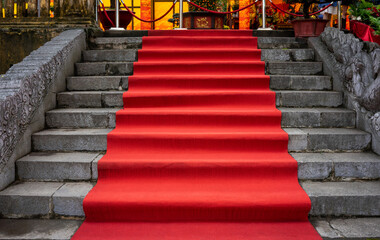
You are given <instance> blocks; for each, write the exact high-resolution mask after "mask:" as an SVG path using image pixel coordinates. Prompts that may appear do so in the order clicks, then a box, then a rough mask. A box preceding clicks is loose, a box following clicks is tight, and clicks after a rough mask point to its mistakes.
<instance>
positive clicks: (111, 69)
mask: <svg viewBox="0 0 380 240" xmlns="http://www.w3.org/2000/svg"><path fill="white" fill-rule="evenodd" d="M75 67H76V74H77V76H99V75H106V76H120V75H131V74H132V73H133V62H86V63H76V64H75Z"/></svg>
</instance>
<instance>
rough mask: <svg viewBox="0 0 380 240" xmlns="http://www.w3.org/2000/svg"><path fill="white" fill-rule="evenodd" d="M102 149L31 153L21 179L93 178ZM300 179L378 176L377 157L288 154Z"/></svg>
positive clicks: (23, 164) (19, 165) (20, 170)
mask: <svg viewBox="0 0 380 240" xmlns="http://www.w3.org/2000/svg"><path fill="white" fill-rule="evenodd" d="M103 155H104V152H32V153H30V154H28V155H26V156H25V157H23V158H21V159H19V160H17V162H16V164H17V172H18V176H19V178H20V179H22V180H37V181H63V180H71V181H72V180H82V181H86V180H90V179H92V180H95V179H97V178H98V175H97V173H98V170H97V162H98V160H99V159H101V158H102V157H103ZM291 155H292V156H293V157H294V159H295V160H296V161H297V162H298V178H299V179H300V180H330V181H337V180H341V179H354V180H355V179H356V180H360V179H378V178H380V156H378V155H376V154H374V153H291Z"/></svg>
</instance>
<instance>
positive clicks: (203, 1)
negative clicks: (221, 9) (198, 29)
mask: <svg viewBox="0 0 380 240" xmlns="http://www.w3.org/2000/svg"><path fill="white" fill-rule="evenodd" d="M192 2H193V3H195V4H197V5H199V6H201V7H204V8H207V9H209V10H213V11H216V9H217V3H218V0H192ZM189 11H195V12H201V11H203V10H201V9H199V8H197V7H194V6H193V5H191V4H189Z"/></svg>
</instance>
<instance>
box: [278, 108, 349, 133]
mask: <svg viewBox="0 0 380 240" xmlns="http://www.w3.org/2000/svg"><path fill="white" fill-rule="evenodd" d="M278 109H279V110H280V111H281V112H282V119H281V126H282V127H346V128H347V127H351V128H352V127H355V112H354V111H352V110H347V109H343V108H283V107H279V108H278ZM330 119H331V120H330Z"/></svg>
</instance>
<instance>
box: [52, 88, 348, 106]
mask: <svg viewBox="0 0 380 240" xmlns="http://www.w3.org/2000/svg"><path fill="white" fill-rule="evenodd" d="M122 95H123V92H122V91H108V92H107V91H82V92H63V93H59V94H58V95H57V102H58V106H59V107H65V108H81V107H82V108H101V107H123V106H124V105H123V98H122ZM341 104H342V94H341V93H340V92H332V91H276V106H277V107H338V106H340V105H341Z"/></svg>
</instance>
